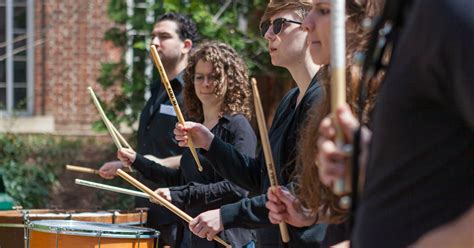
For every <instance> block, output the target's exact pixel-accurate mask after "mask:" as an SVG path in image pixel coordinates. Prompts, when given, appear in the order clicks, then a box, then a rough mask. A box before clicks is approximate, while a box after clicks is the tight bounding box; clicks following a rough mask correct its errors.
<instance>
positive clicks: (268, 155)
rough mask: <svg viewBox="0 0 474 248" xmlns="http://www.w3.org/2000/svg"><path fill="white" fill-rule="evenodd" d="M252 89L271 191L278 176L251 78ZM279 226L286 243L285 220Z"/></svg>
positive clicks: (260, 104)
mask: <svg viewBox="0 0 474 248" xmlns="http://www.w3.org/2000/svg"><path fill="white" fill-rule="evenodd" d="M251 81H252V90H253V101H254V105H255V115H256V116H257V123H258V131H259V132H260V139H261V141H262V148H263V155H264V157H265V162H266V165H267V172H268V177H269V178H270V185H271V187H272V191H273V190H275V187H276V186H278V178H277V174H276V171H275V163H274V161H273V155H272V150H271V148H270V141H269V139H268V131H267V124H266V123H265V116H264V114H263V108H262V102H261V101H260V94H259V92H258V88H257V80H255V78H252V80H251ZM278 225H279V227H280V233H281V239H282V240H283V242H285V243H288V242H289V241H290V235H289V234H288V227H287V226H286V223H285V222H281V223H280V224H278Z"/></svg>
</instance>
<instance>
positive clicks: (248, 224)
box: [205, 76, 326, 247]
mask: <svg viewBox="0 0 474 248" xmlns="http://www.w3.org/2000/svg"><path fill="white" fill-rule="evenodd" d="M298 95H299V90H298V88H294V89H292V90H290V91H289V92H288V94H287V95H286V96H285V97H284V98H283V100H282V101H281V103H280V105H279V107H278V108H277V111H276V114H275V117H274V119H273V124H272V127H271V129H270V131H269V139H270V145H271V149H272V154H273V158H274V162H275V170H276V172H277V175H278V177H279V182H280V184H282V185H286V184H289V183H290V182H289V179H290V175H291V173H292V172H293V171H294V168H295V157H296V147H297V140H298V135H299V130H300V128H301V127H302V125H303V123H304V122H305V119H306V117H307V112H308V110H309V109H310V107H311V106H312V105H313V104H318V103H319V102H320V101H321V100H323V99H324V91H323V89H322V87H321V85H320V84H319V83H318V82H317V80H316V76H315V77H314V78H313V80H312V81H311V83H310V85H309V87H308V90H307V91H306V93H305V95H304V97H303V98H302V100H301V102H300V103H299V104H298V105H296V100H297V98H298ZM205 156H206V158H207V159H209V160H210V161H211V162H212V165H213V166H214V168H215V169H216V171H217V172H218V173H220V174H221V175H222V176H223V177H224V178H226V179H228V180H230V181H231V182H234V183H235V184H237V185H239V186H240V187H242V188H245V189H247V190H249V191H253V192H259V193H260V194H261V195H258V196H255V197H252V198H245V199H242V200H240V201H239V202H236V203H233V204H228V205H224V206H221V208H220V212H221V217H222V222H223V224H224V227H225V228H233V227H244V228H264V229H259V230H257V235H258V242H259V243H260V245H261V246H262V247H265V246H268V247H276V246H281V242H280V240H281V238H279V231H278V226H276V225H271V223H270V222H269V220H268V209H267V208H266V207H265V203H266V201H267V196H266V191H267V189H268V187H269V186H270V182H269V179H268V174H267V169H266V166H265V161H264V157H263V153H262V152H260V153H259V154H258V156H257V158H256V159H253V158H251V157H249V156H246V155H245V154H242V153H241V152H239V151H238V150H236V149H235V148H234V147H232V146H231V145H230V144H227V143H225V142H224V141H222V140H221V139H219V138H218V137H215V138H214V139H213V141H212V143H211V146H210V148H209V151H207V152H206V153H205ZM288 227H289V233H290V239H291V241H290V244H289V245H290V246H291V247H318V246H319V243H320V242H321V241H322V240H323V239H324V236H325V230H326V225H324V224H321V225H313V226H311V227H309V228H295V227H292V226H288Z"/></svg>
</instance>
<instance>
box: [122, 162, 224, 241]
mask: <svg viewBox="0 0 474 248" xmlns="http://www.w3.org/2000/svg"><path fill="white" fill-rule="evenodd" d="M117 175H119V176H120V177H121V178H123V179H125V180H126V181H127V182H129V183H130V184H132V185H133V186H135V187H137V188H138V189H140V190H141V191H143V192H145V193H147V194H148V195H149V197H150V198H153V199H154V200H155V201H157V202H159V203H160V204H161V205H162V206H164V207H165V208H167V209H168V210H170V211H171V212H173V213H174V214H176V215H177V216H178V217H180V218H181V219H183V220H184V221H186V222H187V223H189V222H190V221H191V220H192V219H193V218H192V217H191V216H189V215H188V214H187V213H185V212H184V211H183V210H181V209H179V208H178V207H176V206H175V205H173V204H172V203H171V202H169V201H167V200H166V199H164V198H163V197H161V196H160V195H158V194H157V193H155V192H154V191H153V190H151V189H149V188H148V187H147V186H145V185H143V184H142V183H140V182H139V181H138V180H136V179H135V178H133V177H132V176H130V175H128V174H127V173H125V172H124V171H123V170H121V169H118V170H117ZM214 240H215V241H217V242H219V243H220V244H222V245H223V246H225V247H231V246H230V245H228V244H227V243H226V242H225V241H224V240H222V239H221V238H220V237H218V236H215V237H214Z"/></svg>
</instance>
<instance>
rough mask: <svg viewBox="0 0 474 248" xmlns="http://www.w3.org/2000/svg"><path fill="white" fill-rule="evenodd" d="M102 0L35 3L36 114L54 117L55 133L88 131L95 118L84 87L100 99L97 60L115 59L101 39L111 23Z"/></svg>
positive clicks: (106, 95) (106, 94)
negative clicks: (39, 43)
mask: <svg viewBox="0 0 474 248" xmlns="http://www.w3.org/2000/svg"><path fill="white" fill-rule="evenodd" d="M107 6H108V1H106V0H80V1H78V0H39V1H35V40H41V39H42V41H43V43H42V44H41V45H38V46H36V49H35V107H34V114H35V115H51V116H53V117H54V122H55V131H56V132H58V133H74V134H78V133H89V132H90V129H91V123H92V122H93V121H95V120H98V119H99V118H100V117H99V115H98V114H97V111H96V110H95V107H94V105H93V104H92V102H91V100H90V97H89V94H88V92H87V87H88V86H92V88H93V89H94V90H95V92H96V94H97V95H98V96H99V97H100V98H101V99H103V100H107V99H110V98H111V97H112V96H113V94H114V92H113V90H111V91H109V92H103V91H102V90H101V87H100V86H99V85H98V84H97V83H96V80H97V78H98V77H99V73H100V64H101V62H107V61H111V60H112V59H114V58H115V59H116V58H117V57H118V56H117V53H120V51H117V50H116V49H114V48H113V47H112V46H110V44H107V43H106V42H105V41H104V40H103V37H104V33H105V31H106V30H107V29H109V28H110V27H111V26H112V25H113V23H112V21H110V20H109V19H108V18H107Z"/></svg>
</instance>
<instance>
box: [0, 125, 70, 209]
mask: <svg viewBox="0 0 474 248" xmlns="http://www.w3.org/2000/svg"><path fill="white" fill-rule="evenodd" d="M60 146H74V144H73V143H70V144H69V143H64V142H61V143H60V144H54V143H53V141H52V140H47V139H35V138H29V139H20V138H18V136H16V135H14V134H8V133H7V134H0V173H1V174H2V175H3V179H4V183H5V188H6V192H7V193H8V194H9V195H11V196H12V197H13V198H14V199H15V200H16V201H17V203H18V204H20V205H22V206H23V207H25V208H32V207H42V206H45V205H46V204H47V203H48V201H49V200H50V199H49V193H50V190H51V188H52V187H53V186H54V185H55V183H56V182H57V178H56V170H55V169H56V166H55V165H54V164H53V163H51V162H52V160H53V159H60V158H61V157H62V156H65V155H67V153H64V152H63V151H61V150H58V149H57V148H58V147H60ZM55 147H56V149H54V148H55Z"/></svg>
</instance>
